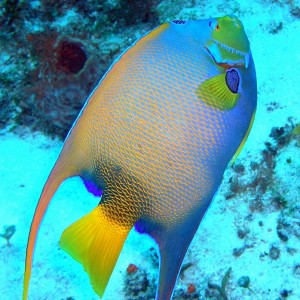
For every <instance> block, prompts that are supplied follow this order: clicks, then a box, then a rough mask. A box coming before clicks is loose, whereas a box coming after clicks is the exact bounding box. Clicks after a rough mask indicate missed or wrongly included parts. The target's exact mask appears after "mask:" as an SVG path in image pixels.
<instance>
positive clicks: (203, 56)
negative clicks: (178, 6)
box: [23, 15, 257, 300]
mask: <svg viewBox="0 0 300 300" xmlns="http://www.w3.org/2000/svg"><path fill="white" fill-rule="evenodd" d="M256 106H257V81H256V72H255V66H254V61H253V57H252V53H251V50H250V43H249V40H248V37H247V35H246V32H245V29H244V26H243V24H242V22H241V21H240V20H239V19H238V18H237V17H235V16H232V15H226V16H223V17H217V18H209V19H202V20H191V21H183V20H174V21H171V22H169V23H164V24H162V25H160V26H158V27H157V28H155V29H153V30H152V31H150V32H149V33H147V34H146V35H144V36H142V37H141V38H140V39H139V40H137V41H136V42H135V43H134V44H133V45H132V46H131V47H130V48H128V49H127V50H126V51H125V52H124V53H123V54H122V55H121V56H120V57H119V58H118V59H117V60H116V61H115V62H114V63H113V65H112V66H111V67H110V69H109V70H108V71H107V72H106V74H105V75H104V76H103V78H102V79H101V80H100V82H99V83H98V85H97V86H96V88H95V89H94V90H93V92H92V93H91V95H90V96H89V97H88V99H87V101H86V102H85V104H84V106H83V108H82V110H81V111H80V113H79V115H78V117H77V119H76V120H75V122H74V124H73V126H72V127H71V129H70V131H69V133H68V135H67V137H66V139H65V141H64V144H63V147H62V150H61V152H60V154H59V156H58V159H57V161H56V162H55V164H54V167H53V169H52V170H51V172H50V175H49V177H48V179H47V181H46V183H45V185H44V188H43V190H42V192H41V196H40V198H39V201H38V204H37V207H36V210H35V213H34V216H33V220H32V223H31V227H30V233H29V238H28V243H27V250H26V260H25V272H24V284H23V300H25V299H27V297H28V290H29V280H30V276H31V269H32V261H33V254H34V248H35V244H36V239H37V235H38V230H39V227H40V225H41V221H42V219H43V217H44V215H45V213H46V209H47V207H48V205H49V203H50V201H51V199H52V197H53V195H54V194H55V192H56V190H57V189H58V188H59V186H60V184H61V183H62V182H63V181H64V180H65V179H67V178H70V177H74V176H79V177H80V178H82V180H83V182H84V183H85V186H86V188H87V191H88V192H92V193H93V194H94V195H95V196H96V197H98V198H99V204H98V205H97V206H96V207H95V208H94V209H93V210H92V211H91V212H89V213H88V214H86V215H85V216H83V217H82V218H80V219H79V220H78V221H76V222H75V223H73V224H71V225H70V226H69V227H68V228H67V229H65V230H64V232H63V233H62V236H61V238H60V246H61V248H62V249H64V250H65V251H66V252H67V253H68V254H69V255H70V256H71V257H73V258H74V259H75V260H77V261H78V262H79V263H81V264H82V266H83V268H84V270H85V271H86V272H87V273H88V275H89V278H90V282H91V285H92V286H93V288H94V290H95V292H96V293H97V294H98V295H99V297H102V296H103V295H104V292H105V288H106V286H107V285H108V282H109V279H110V277H111V275H112V273H113V270H114V266H115V264H116V262H117V260H118V257H119V255H120V252H121V250H122V247H123V245H124V243H125V241H126V238H127V236H128V233H129V232H130V230H131V229H132V228H135V229H136V230H137V231H138V232H139V233H141V234H148V235H149V236H150V237H152V238H153V240H154V241H155V242H156V243H157V244H158V249H159V278H158V287H157V292H156V300H168V299H171V298H172V295H173V291H174V286H175V284H176V280H177V277H178V274H179V271H180V268H181V265H182V262H183V259H184V257H185V254H186V252H187V249H188V247H189V245H190V243H191V241H192V239H193V237H194V234H195V232H196V231H197V229H198V227H199V225H200V222H201V220H202V219H203V217H204V215H205V213H206V211H207V209H208V207H209V205H210V203H211V201H212V199H213V198H214V195H215V194H216V192H217V190H218V188H219V186H220V184H221V182H222V178H223V174H224V172H225V170H226V168H227V167H228V165H229V163H230V162H231V163H232V161H234V160H235V159H236V157H237V155H238V154H239V152H240V151H241V149H242V147H243V145H244V144H245V142H246V139H247V136H248V135H249V132H250V130H251V127H252V124H253V120H254V116H255V111H256ZM220 234H221V233H220Z"/></svg>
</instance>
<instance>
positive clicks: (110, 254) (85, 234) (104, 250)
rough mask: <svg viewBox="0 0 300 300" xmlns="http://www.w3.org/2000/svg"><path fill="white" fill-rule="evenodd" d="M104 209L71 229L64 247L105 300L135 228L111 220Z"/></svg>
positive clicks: (102, 207)
mask: <svg viewBox="0 0 300 300" xmlns="http://www.w3.org/2000/svg"><path fill="white" fill-rule="evenodd" d="M104 209H105V207H104V206H103V205H99V206H97V207H96V208H95V209H94V210H92V211H91V212H90V213H89V214H87V215H85V216H84V217H83V218H81V219H79V220H78V221H76V222H75V223H74V224H72V225H71V226H69V227H68V228H67V229H66V230H65V231H64V232H63V234H62V236H61V240H60V246H61V247H62V248H63V249H64V250H65V251H66V252H68V253H69V254H70V255H71V256H72V257H73V258H74V259H76V260H77V261H79V262H80V263H81V264H82V265H83V267H84V269H85V271H86V272H87V273H88V274H89V277H90V281H91V284H92V286H93V288H94V290H95V291H96V293H97V294H98V295H99V296H100V297H102V295H103V293H104V291H105V288H106V285H107V283H108V281H109V278H110V276H111V273H112V271H113V269H114V266H115V264H116V262H117V259H118V257H119V255H120V252H121V250H122V247H123V244H124V242H125V240H126V237H127V235H128V233H129V231H130V229H131V228H124V227H122V226H120V225H119V224H116V223H115V222H114V221H113V220H111V219H109V218H108V217H107V215H105V213H104Z"/></svg>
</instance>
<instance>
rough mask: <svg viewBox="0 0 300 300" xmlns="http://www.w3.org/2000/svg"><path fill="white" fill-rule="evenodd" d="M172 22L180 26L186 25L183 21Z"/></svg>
mask: <svg viewBox="0 0 300 300" xmlns="http://www.w3.org/2000/svg"><path fill="white" fill-rule="evenodd" d="M172 22H173V23H174V24H178V25H181V24H185V21H183V20H173V21H172Z"/></svg>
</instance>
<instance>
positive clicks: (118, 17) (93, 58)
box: [0, 0, 157, 138]
mask: <svg viewBox="0 0 300 300" xmlns="http://www.w3.org/2000/svg"><path fill="white" fill-rule="evenodd" d="M156 4H157V3H156V1H151V0H148V1H125V0H119V1H104V2H101V3H97V2H96V3H95V2H94V1H68V2H65V1H55V3H54V2H53V1H48V0H41V1H34V2H28V3H25V2H24V1H17V0H15V1H5V2H4V3H3V4H2V10H1V12H0V24H1V27H2V28H1V29H2V30H1V33H0V42H1V43H0V44H1V45H3V46H4V45H5V48H4V47H3V46H0V48H1V52H2V51H3V53H6V56H7V66H8V67H7V68H2V70H1V71H0V87H1V92H0V104H1V107H2V109H1V112H0V120H1V121H0V128H4V127H5V126H6V125H7V124H9V125H10V128H13V127H15V125H25V126H28V127H30V128H31V129H32V130H40V131H43V132H45V133H47V134H50V135H58V136H59V137H61V138H63V137H64V136H65V135H66V134H67V132H68V130H69V129H70V127H71V125H72V123H73V122H74V120H75V118H76V116H77V115H78V113H79V111H80V109H81V108H82V106H83V104H84V102H85V100H86V99H87V97H88V95H89V94H90V93H91V91H92V89H93V87H94V86H95V85H96V83H97V81H98V80H99V79H100V78H101V77H102V75H103V74H104V73H105V72H106V70H107V69H108V67H109V65H110V64H111V63H112V62H113V60H114V59H116V57H117V56H118V55H119V54H120V53H121V52H122V51H123V50H124V49H126V47H128V46H129V45H130V44H131V43H132V39H130V36H131V37H132V38H133V39H135V38H136V36H138V35H141V34H142V33H143V32H144V31H145V30H149V29H150V28H152V27H153V25H152V24H154V23H156V21H157V16H156V12H155V5H156ZM78 24H80V26H78ZM136 30H137V31H140V32H142V33H140V34H137V35H136V34H135V32H136ZM124 31H125V34H124ZM112 33H113V36H112V35H111V34H112ZM15 49H18V50H17V51H15Z"/></svg>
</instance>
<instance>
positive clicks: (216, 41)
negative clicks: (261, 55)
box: [211, 39, 249, 68]
mask: <svg viewBox="0 0 300 300" xmlns="http://www.w3.org/2000/svg"><path fill="white" fill-rule="evenodd" d="M211 41H212V42H214V43H215V44H216V45H217V46H219V47H221V48H222V49H224V50H226V51H228V52H229V53H232V54H237V55H239V56H240V57H241V58H243V59H244V61H245V67H246V68H247V67H248V65H249V53H248V52H243V51H240V50H237V49H235V48H232V47H230V46H228V45H226V44H223V43H221V42H219V41H218V40H216V39H211Z"/></svg>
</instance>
